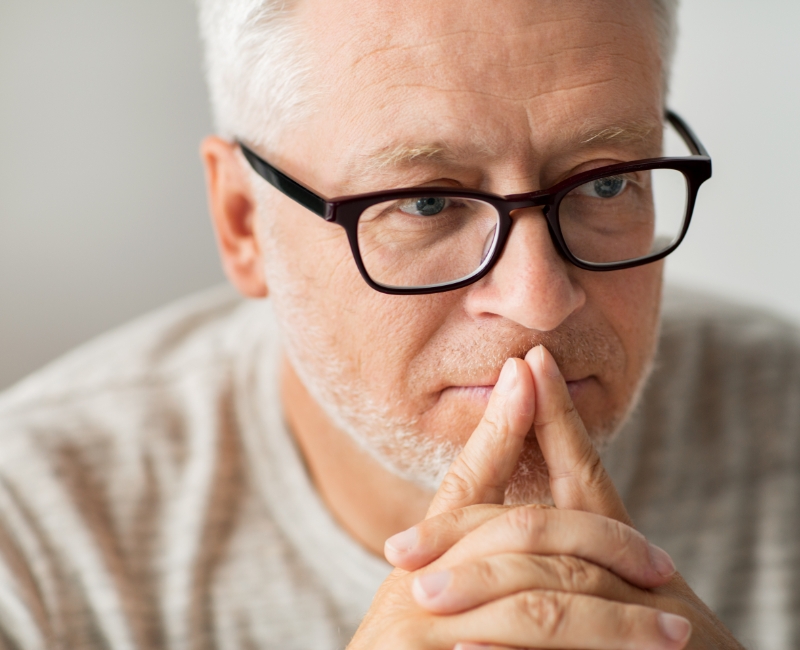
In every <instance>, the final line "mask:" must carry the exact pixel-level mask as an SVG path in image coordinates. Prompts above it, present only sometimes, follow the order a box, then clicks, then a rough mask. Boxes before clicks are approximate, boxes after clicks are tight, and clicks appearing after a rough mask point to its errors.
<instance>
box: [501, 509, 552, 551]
mask: <svg viewBox="0 0 800 650" xmlns="http://www.w3.org/2000/svg"><path fill="white" fill-rule="evenodd" d="M547 512H548V510H547V509H542V508H537V507H534V506H520V507H517V508H513V509H511V510H509V511H508V514H507V515H506V517H507V521H508V525H509V527H510V528H511V530H512V531H514V532H516V533H517V534H521V535H522V536H523V537H524V538H525V539H528V540H530V541H532V542H534V543H535V542H536V541H537V540H540V539H541V538H542V537H544V535H545V534H546V531H547V514H546V513H547Z"/></svg>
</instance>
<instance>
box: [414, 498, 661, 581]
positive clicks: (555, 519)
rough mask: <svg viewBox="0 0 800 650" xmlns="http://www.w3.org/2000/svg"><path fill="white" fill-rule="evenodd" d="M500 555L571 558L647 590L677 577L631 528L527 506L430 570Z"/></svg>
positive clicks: (657, 551) (498, 519) (472, 535)
mask: <svg viewBox="0 0 800 650" xmlns="http://www.w3.org/2000/svg"><path fill="white" fill-rule="evenodd" d="M501 553H532V554H536V555H571V556H573V557H576V558H580V559H582V560H586V561H588V562H592V563H594V564H597V565H598V566H601V567H603V568H605V569H608V570H609V571H611V572H612V573H614V574H616V575H618V576H619V577H620V578H622V579H624V580H626V581H628V582H630V583H631V584H633V585H636V586H637V587H642V588H645V589H651V588H654V587H658V586H661V585H663V584H665V583H667V582H668V581H669V580H670V578H672V576H673V575H674V574H675V565H674V563H673V562H672V560H671V559H670V557H669V555H667V553H666V552H665V551H663V550H662V549H660V548H658V547H657V546H654V545H652V544H649V543H648V542H647V540H646V539H645V537H644V535H642V534H641V533H640V532H639V531H637V530H635V529H633V528H631V527H630V526H627V525H625V524H623V523H621V522H619V521H616V520H614V519H610V518H609V517H603V516H602V515H596V514H594V513H590V512H581V511H577V510H558V509H556V508H550V509H547V510H542V509H539V508H532V507H530V506H521V507H517V508H511V509H509V510H508V511H507V512H505V513H504V514H503V515H501V516H499V517H495V518H494V519H491V520H489V521H487V522H486V523H485V524H483V525H482V526H480V527H479V528H478V529H476V530H475V531H473V532H472V533H469V534H468V535H467V536H466V537H464V538H463V539H462V540H461V541H459V542H457V543H456V544H455V545H453V547H452V548H451V549H450V550H448V551H447V552H446V553H445V554H444V555H442V557H441V558H440V559H438V560H436V561H435V562H432V563H430V565H429V566H430V567H431V569H434V568H437V569H445V568H452V567H454V566H457V565H459V564H463V563H465V562H471V561H475V560H477V559H478V558H481V557H485V556H489V555H498V554H501Z"/></svg>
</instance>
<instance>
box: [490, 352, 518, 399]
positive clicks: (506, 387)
mask: <svg viewBox="0 0 800 650" xmlns="http://www.w3.org/2000/svg"><path fill="white" fill-rule="evenodd" d="M516 385H517V363H516V361H514V359H506V362H505V364H503V369H502V370H501V371H500V378H499V379H498V380H497V384H495V387H494V389H495V390H496V391H497V392H498V393H500V394H501V395H508V394H509V393H510V392H511V391H513V390H514V386H516Z"/></svg>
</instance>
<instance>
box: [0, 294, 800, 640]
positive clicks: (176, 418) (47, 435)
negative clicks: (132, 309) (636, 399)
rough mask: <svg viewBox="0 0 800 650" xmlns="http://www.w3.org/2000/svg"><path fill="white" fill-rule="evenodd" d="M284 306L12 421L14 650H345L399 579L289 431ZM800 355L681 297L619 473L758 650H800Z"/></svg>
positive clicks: (9, 557)
mask: <svg viewBox="0 0 800 650" xmlns="http://www.w3.org/2000/svg"><path fill="white" fill-rule="evenodd" d="M279 355H280V342H279V337H278V334H277V331H276V327H275V324H274V319H273V316H272V314H271V309H270V306H269V303H268V302H246V301H241V300H240V299H238V298H236V297H234V296H233V295H232V294H231V293H230V292H228V291H227V290H216V291H212V292H208V293H205V294H202V295H199V296H196V297H193V298H190V299H188V300H185V301H183V302H181V303H178V304H176V305H173V306H171V307H169V308H167V309H165V310H162V311H160V312H158V313H156V314H154V315H151V316H148V317H145V318H143V319H141V320H139V321H137V322H134V323H132V324H130V325H128V326H126V327H125V328H123V329H121V330H119V331H117V332H114V333H111V334H109V335H106V336H105V337H103V338H101V339H99V340H97V341H95V342H93V343H91V344H89V345H87V346H85V347H83V348H81V349H79V350H77V351H75V352H73V353H72V354H70V355H68V356H67V357H65V358H63V359H61V360H60V361H58V362H56V363H55V364H53V365H52V366H50V367H49V368H46V369H44V370H43V371H41V372H39V373H37V374H35V375H33V376H32V377H30V378H29V379H27V380H25V381H23V382H22V383H20V384H18V385H17V386H16V387H14V388H13V389H11V390H10V391H8V392H7V393H6V394H5V395H4V396H3V397H2V398H0V648H2V649H4V650H5V649H7V648H8V649H10V648H18V649H20V650H23V649H24V650H33V649H35V648H65V649H66V648H68V649H70V650H71V649H81V648H110V649H113V650H122V649H127V648H148V649H151V648H172V649H178V648H187V649H188V648H191V649H200V648H220V649H229V648H230V649H233V648H236V649H241V650H250V649H255V648H276V649H277V648H280V649H282V650H288V649H293V648H298V649H299V648H303V649H307V648H314V649H327V648H330V649H333V648H344V647H345V646H346V644H347V641H348V639H349V638H350V636H351V635H352V634H353V632H354V630H355V628H356V627H357V625H358V623H359V621H360V619H361V617H362V616H363V614H364V612H365V611H366V609H367V608H368V607H369V604H370V601H371V599H372V596H373V594H374V593H375V591H376V589H377V588H378V585H379V584H380V583H381V582H382V580H383V579H384V578H385V576H386V575H387V574H388V572H389V566H388V565H387V564H386V563H385V561H383V560H381V559H379V558H376V557H374V556H372V555H370V554H369V553H367V552H366V551H365V550H364V549H363V548H361V547H360V546H359V545H358V544H357V543H356V542H355V541H353V540H352V539H351V538H350V537H349V536H348V535H347V534H346V533H345V532H344V531H343V530H342V529H341V528H340V527H339V526H338V525H337V523H336V522H335V521H334V520H333V518H332V517H331V515H330V513H329V512H328V511H327V510H326V508H325V506H324V505H323V503H322V502H321V501H320V499H319V497H318V495H317V494H316V493H315V491H314V488H313V486H312V484H311V483H310V481H309V479H308V476H307V474H306V471H305V468H304V465H303V462H302V459H301V458H300V456H299V454H298V451H297V449H296V447H295V444H294V441H293V439H292V437H291V436H290V434H289V433H288V432H287V431H286V428H285V426H284V423H283V421H282V416H281V407H280V402H279V396H278V381H277V369H278V359H279ZM798 434H800V334H798V332H797V330H795V329H794V328H793V327H791V326H789V325H786V324H784V323H782V322H780V321H778V320H776V319H773V318H771V317H769V316H765V315H764V314H761V313H758V312H755V311H748V310H743V309H741V308H737V307H734V306H730V305H726V304H724V303H720V302H716V301H713V300H711V299H709V298H707V297H703V296H696V295H693V294H670V297H668V299H667V301H666V308H665V324H664V328H663V336H662V342H661V351H660V354H659V357H658V366H657V369H656V371H655V373H654V375H653V378H652V381H651V383H650V385H649V387H648V390H647V391H646V393H645V396H644V398H643V402H642V405H641V407H640V408H639V410H638V411H637V413H636V415H635V416H634V418H633V420H632V421H631V422H630V423H629V425H628V426H627V427H626V429H625V430H624V431H623V433H622V434H621V435H620V438H619V440H618V441H617V442H616V443H615V445H614V447H612V449H611V450H610V452H609V453H608V454H607V458H606V462H607V465H608V467H609V469H610V471H611V472H612V475H613V476H614V477H615V480H616V482H617V485H618V486H619V488H620V490H621V492H622V494H623V496H624V498H625V500H626V503H627V504H628V507H629V508H630V511H631V513H632V516H633V517H634V520H635V521H636V523H637V525H638V526H639V527H640V529H641V530H642V531H643V532H644V533H645V534H647V535H648V536H649V537H650V538H651V539H652V540H653V541H654V542H655V543H657V544H659V545H661V546H663V547H664V548H666V549H667V550H668V551H669V552H670V553H671V554H672V556H673V558H674V559H675V560H676V563H677V564H678V568H679V569H680V570H681V572H682V573H683V574H684V575H685V576H686V578H687V579H688V581H689V583H690V584H691V585H692V586H693V587H694V588H695V589H696V590H697V592H698V593H699V595H700V596H701V597H702V598H703V599H704V600H705V601H706V602H707V603H708V604H709V605H710V606H711V607H712V608H713V609H715V610H716V611H717V612H718V613H719V615H720V616H721V617H722V619H723V620H724V621H725V622H726V623H727V624H728V625H729V626H730V627H731V628H732V629H733V630H734V632H735V633H736V634H737V636H738V637H739V638H740V639H741V640H742V641H743V642H744V643H745V644H746V645H749V644H752V645H753V646H754V647H756V646H757V647H758V648H760V649H762V650H770V649H773V648H774V649H776V650H777V649H778V648H793V647H800V623H798V619H800V545H798V541H799V540H800V516H798V515H800V435H798Z"/></svg>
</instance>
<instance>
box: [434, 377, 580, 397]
mask: <svg viewBox="0 0 800 650" xmlns="http://www.w3.org/2000/svg"><path fill="white" fill-rule="evenodd" d="M594 380H595V378H594V376H593V375H589V376H587V377H582V378H581V379H568V380H567V390H568V391H569V395H570V397H571V398H572V400H573V401H575V400H576V399H577V398H578V397H579V396H580V395H581V394H582V393H583V392H584V391H585V390H586V389H587V388H588V387H589V385H590V384H591V383H592V381H594ZM492 390H494V384H477V385H465V386H448V387H447V388H445V389H444V390H443V391H442V395H445V394H448V393H449V394H452V395H453V396H454V397H459V398H461V399H469V400H471V401H481V402H488V401H489V397H491V395H492Z"/></svg>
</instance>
